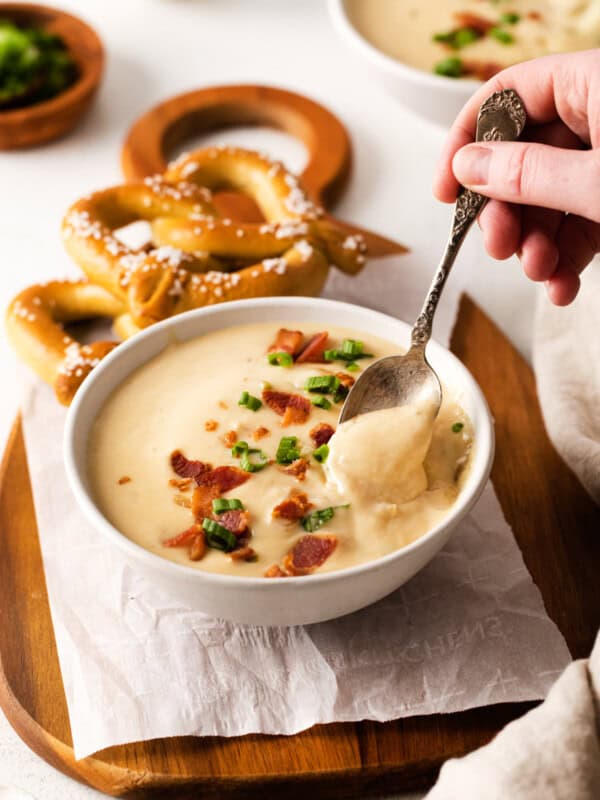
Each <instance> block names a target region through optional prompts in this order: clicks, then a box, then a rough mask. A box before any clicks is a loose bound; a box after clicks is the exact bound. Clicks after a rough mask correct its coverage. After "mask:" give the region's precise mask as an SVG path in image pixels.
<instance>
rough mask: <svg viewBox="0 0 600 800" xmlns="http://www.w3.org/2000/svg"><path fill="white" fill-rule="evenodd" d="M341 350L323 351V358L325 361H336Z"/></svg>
mask: <svg viewBox="0 0 600 800" xmlns="http://www.w3.org/2000/svg"><path fill="white" fill-rule="evenodd" d="M339 352H340V350H323V358H324V359H325V361H336V359H337V358H338V353H339Z"/></svg>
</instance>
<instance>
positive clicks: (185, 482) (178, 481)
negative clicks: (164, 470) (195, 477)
mask: <svg viewBox="0 0 600 800" xmlns="http://www.w3.org/2000/svg"><path fill="white" fill-rule="evenodd" d="M191 485H192V479H191V478H169V486H174V487H175V488H176V489H179V491H180V492H187V490H188V489H189V488H190V486H191Z"/></svg>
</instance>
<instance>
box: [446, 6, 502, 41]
mask: <svg viewBox="0 0 600 800" xmlns="http://www.w3.org/2000/svg"><path fill="white" fill-rule="evenodd" d="M454 18H455V20H456V22H457V23H458V27H459V28H471V30H473V31H475V33H477V34H478V35H479V36H485V34H486V33H487V32H488V31H489V30H490V28H493V27H494V26H495V25H496V23H495V22H493V21H492V20H491V19H486V18H485V17H480V16H479V14H472V13H470V12H468V11H456V12H454Z"/></svg>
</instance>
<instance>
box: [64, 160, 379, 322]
mask: <svg viewBox="0 0 600 800" xmlns="http://www.w3.org/2000/svg"><path fill="white" fill-rule="evenodd" d="M221 189H235V190H241V191H243V192H245V193H246V194H248V195H250V196H251V197H253V198H254V199H255V200H256V203H257V205H258V206H259V208H260V209H261V211H262V213H263V215H264V217H265V220H266V222H265V223H262V224H261V223H258V224H256V223H234V222H232V221H231V220H230V219H227V218H221V217H220V216H219V214H218V212H217V210H216V209H215V207H214V205H213V203H212V192H213V191H218V190H221ZM320 215H321V210H320V209H319V208H317V207H316V206H315V205H313V203H311V202H310V200H309V199H308V198H307V197H306V195H305V194H304V192H303V191H302V189H301V188H300V186H299V184H298V181H297V179H296V178H295V177H294V176H293V175H291V174H290V173H289V172H287V171H286V170H285V169H284V168H283V167H282V166H281V164H278V163H276V162H273V161H270V160H269V159H268V158H266V156H263V155H261V154H258V153H254V152H251V151H247V150H241V149H239V148H233V147H225V148H215V147H211V148H208V149H205V150H199V151H197V152H195V153H192V154H189V155H186V156H184V157H182V158H180V159H178V160H177V161H176V162H175V163H174V164H172V165H171V166H170V167H169V168H168V169H167V171H166V173H165V174H164V175H163V176H155V177H153V178H148V179H146V181H145V182H144V183H143V184H129V185H127V184H126V185H124V186H117V187H113V188H112V189H106V190H104V191H101V192H96V193H94V194H92V195H89V196H88V197H85V198H83V199H82V200H79V201H78V202H77V203H75V204H74V205H73V206H72V207H71V209H70V210H69V212H68V213H67V215H66V217H65V220H64V223H63V234H64V238H65V246H66V248H67V250H68V251H69V253H70V254H71V255H72V256H73V258H74V259H75V260H76V261H77V262H78V263H79V265H80V266H81V267H82V269H83V270H84V271H85V272H86V274H87V275H88V277H89V278H90V280H93V281H94V282H95V283H97V284H99V285H100V286H103V287H105V288H106V289H108V290H109V291H110V292H112V293H113V294H115V295H116V296H117V297H120V298H122V299H123V301H124V302H125V303H126V304H127V305H128V307H129V311H130V314H131V318H132V320H133V322H134V324H135V326H138V327H140V328H143V327H146V326H147V325H150V324H151V323H153V322H156V321H157V320H160V319H164V318H165V317H168V316H170V315H172V314H177V313H179V312H181V311H186V310H189V309H191V308H198V307H200V306H204V305H211V304H213V303H220V302H223V301H224V300H237V299H241V298H245V297H257V296H265V295H278V294H317V293H318V292H319V291H320V289H321V287H322V286H323V284H324V282H325V279H326V277H327V272H328V267H329V264H330V263H334V264H336V265H337V266H339V267H340V268H341V269H344V270H345V271H348V272H352V273H353V272H357V271H358V270H359V269H360V268H361V266H362V265H363V264H364V261H365V256H364V250H365V248H364V243H363V242H362V241H361V239H360V237H357V236H348V235H347V234H346V233H345V232H343V231H341V230H339V229H337V228H336V227H335V225H333V224H332V223H330V222H328V221H325V220H322V219H320ZM139 219H144V220H147V221H148V222H149V223H150V224H151V228H152V240H153V245H152V247H151V248H150V249H146V250H132V249H131V248H129V247H127V246H126V245H125V244H123V242H122V241H121V240H120V239H119V238H118V237H117V236H116V235H115V231H116V230H117V229H118V228H121V227H123V226H125V225H127V224H128V223H130V222H133V221H134V220H139Z"/></svg>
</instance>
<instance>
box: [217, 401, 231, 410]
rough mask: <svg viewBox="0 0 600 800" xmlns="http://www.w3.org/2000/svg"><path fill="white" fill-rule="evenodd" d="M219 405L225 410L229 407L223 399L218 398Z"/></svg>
mask: <svg viewBox="0 0 600 800" xmlns="http://www.w3.org/2000/svg"><path fill="white" fill-rule="evenodd" d="M219 406H220V407H221V408H224V409H225V410H227V409H228V408H229V405H228V404H227V403H226V402H225V400H219Z"/></svg>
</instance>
